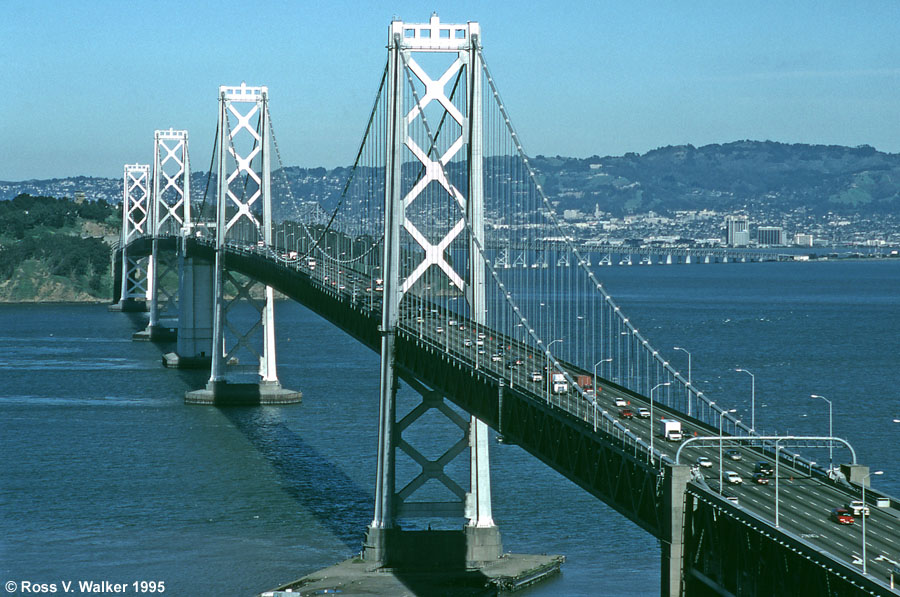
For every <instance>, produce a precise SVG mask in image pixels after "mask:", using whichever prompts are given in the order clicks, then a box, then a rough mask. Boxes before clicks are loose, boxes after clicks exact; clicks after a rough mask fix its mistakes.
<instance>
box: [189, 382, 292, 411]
mask: <svg viewBox="0 0 900 597" xmlns="http://www.w3.org/2000/svg"><path fill="white" fill-rule="evenodd" d="M302 396H303V394H302V393H301V392H298V391H295V390H288V389H285V388H282V387H281V384H280V383H228V382H227V381H211V382H209V383H207V384H206V387H205V388H203V389H202V390H193V391H191V392H187V393H186V394H185V395H184V402H185V404H205V405H211V406H257V405H260V404H294V403H297V402H300V400H301V398H302Z"/></svg>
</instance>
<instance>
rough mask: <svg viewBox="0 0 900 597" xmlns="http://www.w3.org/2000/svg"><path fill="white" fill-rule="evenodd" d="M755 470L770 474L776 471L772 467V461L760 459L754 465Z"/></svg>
mask: <svg viewBox="0 0 900 597" xmlns="http://www.w3.org/2000/svg"><path fill="white" fill-rule="evenodd" d="M753 472H754V473H760V474H763V475H766V476H770V475H772V473H774V472H775V469H774V468H773V467H772V464H771V463H769V462H766V461H765V460H760V461H759V462H757V463H756V466H754V467H753Z"/></svg>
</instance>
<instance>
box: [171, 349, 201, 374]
mask: <svg viewBox="0 0 900 597" xmlns="http://www.w3.org/2000/svg"><path fill="white" fill-rule="evenodd" d="M162 363H163V366H164V367H166V368H167V369H204V370H206V371H209V367H210V364H211V363H212V357H209V356H206V355H204V354H201V355H199V356H193V357H186V356H181V355H180V354H178V353H177V352H167V353H166V354H164V355H163V357H162Z"/></svg>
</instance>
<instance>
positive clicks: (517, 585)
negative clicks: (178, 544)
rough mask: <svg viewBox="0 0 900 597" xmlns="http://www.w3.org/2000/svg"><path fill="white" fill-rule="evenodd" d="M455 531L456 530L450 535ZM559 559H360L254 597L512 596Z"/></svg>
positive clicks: (554, 570)
mask: <svg viewBox="0 0 900 597" xmlns="http://www.w3.org/2000/svg"><path fill="white" fill-rule="evenodd" d="M453 532H456V533H459V531H453ZM565 560H566V558H565V557H564V556H560V555H524V554H504V555H502V556H500V557H498V558H496V559H494V560H493V561H491V562H486V563H484V564H483V565H481V566H479V567H478V568H474V569H449V570H436V569H426V568H419V569H417V568H385V567H383V566H379V565H377V564H373V563H371V562H367V561H366V560H365V559H363V558H361V557H357V558H352V559H350V560H346V561H344V562H341V563H339V564H336V565H334V566H331V567H330V568H325V569H323V570H319V571H318V572H315V573H313V574H310V575H307V576H304V577H303V578H300V579H298V580H296V581H294V582H291V583H288V584H286V585H284V586H281V587H278V588H277V589H274V590H272V591H266V592H264V593H261V594H260V596H259V597H288V596H289V595H290V596H295V597H296V596H298V595H326V594H329V595H330V594H332V593H334V594H341V595H368V596H384V597H415V596H421V595H444V596H446V597H487V596H493V595H499V594H500V593H506V592H513V591H517V590H519V589H523V588H525V587H528V586H531V585H533V584H536V583H539V582H542V581H544V580H547V579H548V578H551V577H552V576H555V575H556V574H558V573H559V571H560V566H562V564H563V562H565Z"/></svg>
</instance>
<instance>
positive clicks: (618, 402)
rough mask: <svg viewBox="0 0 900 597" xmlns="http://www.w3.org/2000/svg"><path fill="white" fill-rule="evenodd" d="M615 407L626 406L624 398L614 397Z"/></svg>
mask: <svg viewBox="0 0 900 597" xmlns="http://www.w3.org/2000/svg"><path fill="white" fill-rule="evenodd" d="M616 406H628V403H627V402H625V399H624V398H622V397H620V396H616Z"/></svg>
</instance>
